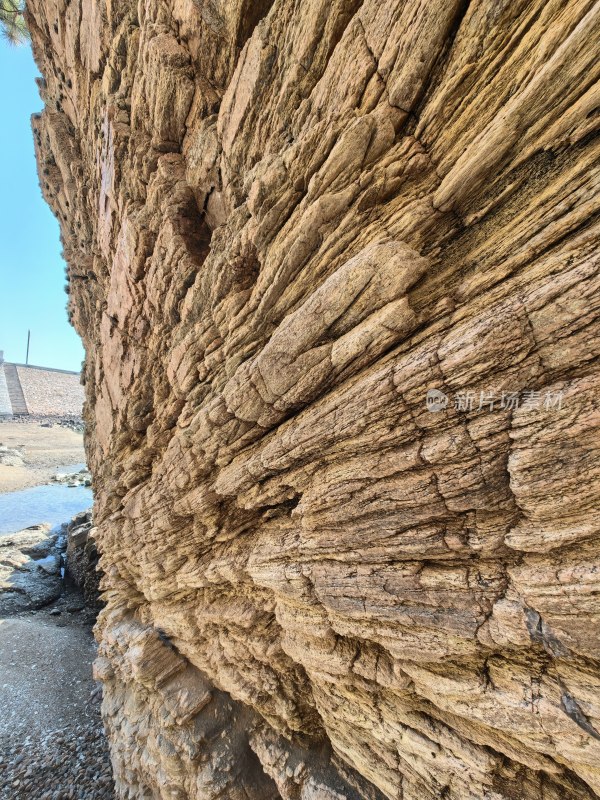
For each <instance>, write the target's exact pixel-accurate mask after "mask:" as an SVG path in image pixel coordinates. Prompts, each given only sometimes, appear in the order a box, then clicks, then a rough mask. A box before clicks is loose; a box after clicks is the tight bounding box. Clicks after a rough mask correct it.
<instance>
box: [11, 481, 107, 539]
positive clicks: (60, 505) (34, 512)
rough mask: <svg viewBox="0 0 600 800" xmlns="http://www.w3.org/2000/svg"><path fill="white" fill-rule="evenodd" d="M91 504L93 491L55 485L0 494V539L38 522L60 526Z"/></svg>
mask: <svg viewBox="0 0 600 800" xmlns="http://www.w3.org/2000/svg"><path fill="white" fill-rule="evenodd" d="M75 466H77V465H75ZM76 471H77V470H75V469H73V468H71V467H69V468H65V469H64V472H67V473H68V472H76ZM60 472H63V470H62V469H61V470H60ZM92 502H93V500H92V490H91V489H89V488H88V487H86V486H76V487H72V488H69V487H68V486H62V485H60V484H55V485H50V486H34V487H33V488H32V489H23V490H21V491H20V492H8V494H0V536H2V535H5V534H7V533H16V531H20V530H23V528H28V527H29V526H30V525H38V524H40V523H41V522H49V523H50V524H51V525H52V526H55V525H60V524H61V523H63V522H68V521H69V520H70V519H71V517H72V516H74V515H75V514H77V513H78V512H79V511H85V509H87V508H90V507H91V505H92Z"/></svg>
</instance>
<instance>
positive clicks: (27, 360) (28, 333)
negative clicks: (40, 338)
mask: <svg viewBox="0 0 600 800" xmlns="http://www.w3.org/2000/svg"><path fill="white" fill-rule="evenodd" d="M30 339H31V331H27V355H26V356H25V364H29V340H30Z"/></svg>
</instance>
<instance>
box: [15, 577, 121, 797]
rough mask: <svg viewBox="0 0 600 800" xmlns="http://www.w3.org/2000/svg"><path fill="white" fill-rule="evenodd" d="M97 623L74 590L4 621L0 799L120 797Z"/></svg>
mask: <svg viewBox="0 0 600 800" xmlns="http://www.w3.org/2000/svg"><path fill="white" fill-rule="evenodd" d="M92 621H93V614H92V613H90V612H89V611H87V610H85V609H83V601H82V598H81V595H80V594H79V593H78V592H76V591H75V590H70V591H69V592H67V593H66V594H64V595H63V596H62V597H61V598H60V599H59V600H58V601H57V602H56V603H55V604H54V605H52V606H50V607H47V608H44V609H40V610H39V611H34V612H27V613H21V614H16V615H14V616H11V617H6V618H4V619H0V800H84V799H85V800H114V797H115V794H114V789H113V784H112V774H111V768H110V761H109V755H108V745H107V742H106V738H105V736H104V731H103V728H102V722H101V719H100V690H99V688H98V686H97V684H96V683H95V682H94V681H93V679H92V675H91V667H92V661H93V659H94V655H95V645H94V640H93V637H92V632H91V624H92Z"/></svg>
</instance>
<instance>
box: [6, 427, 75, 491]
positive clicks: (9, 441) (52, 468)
mask: <svg viewBox="0 0 600 800" xmlns="http://www.w3.org/2000/svg"><path fill="white" fill-rule="evenodd" d="M0 443H1V444H4V445H6V446H7V447H10V448H16V449H18V450H20V451H21V453H22V457H23V461H24V466H22V467H8V466H5V465H3V464H0V493H4V492H16V491H18V490H19V489H27V488H29V487H30V486H40V485H41V484H44V483H48V481H49V480H50V478H52V476H53V475H54V474H55V473H56V470H57V469H58V468H59V467H65V466H70V465H72V464H79V463H82V462H84V461H85V453H84V450H83V434H82V433H77V432H75V431H72V430H69V429H68V428H63V427H62V426H60V425H53V427H51V428H44V427H42V426H41V425H40V423H39V422H2V423H0Z"/></svg>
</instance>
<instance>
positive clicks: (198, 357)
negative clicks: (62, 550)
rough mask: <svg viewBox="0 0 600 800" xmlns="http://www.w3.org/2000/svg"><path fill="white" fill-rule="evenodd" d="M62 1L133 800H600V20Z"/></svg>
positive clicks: (576, 14) (579, 2)
mask: <svg viewBox="0 0 600 800" xmlns="http://www.w3.org/2000/svg"><path fill="white" fill-rule="evenodd" d="M28 7H29V17H30V25H31V29H32V37H33V44H34V50H35V54H36V58H37V60H38V63H39V65H40V68H41V70H42V73H43V75H44V78H45V83H44V86H43V89H42V93H43V96H44V99H45V102H46V108H45V110H44V112H43V113H42V114H41V116H39V117H36V118H35V119H34V122H33V127H34V132H35V139H36V145H37V153H38V159H39V168H40V180H41V182H42V186H43V189H44V192H45V195H46V197H47V199H48V201H49V203H50V204H51V206H52V208H53V210H54V212H55V213H56V214H57V216H58V217H59V218H60V221H61V225H62V232H63V238H64V246H65V254H66V257H67V260H68V264H69V276H70V286H71V290H70V291H71V301H70V309H71V313H72V317H73V320H74V323H75V325H76V327H77V330H78V331H79V332H80V334H81V335H82V336H83V339H84V341H85V345H86V349H87V359H86V367H85V381H86V392H87V411H86V414H87V422H88V442H87V446H88V453H89V459H90V463H91V466H92V469H93V474H94V485H95V490H96V505H95V512H94V520H95V524H96V525H97V528H98V530H97V534H96V539H97V542H98V545H99V548H100V550H101V551H102V554H103V555H102V559H101V566H102V568H103V570H104V572H105V578H104V589H105V599H106V600H107V606H106V608H105V609H104V610H103V611H102V613H101V615H100V620H99V624H98V636H99V639H100V648H101V656H100V658H99V660H98V664H97V672H98V675H99V676H100V677H101V678H102V679H103V681H104V698H105V699H104V706H103V708H104V718H105V722H106V725H107V728H108V731H109V735H110V739H111V747H112V757H113V761H114V766H115V773H116V781H117V786H118V790H119V792H120V796H121V797H123V798H125V797H127V798H163V799H164V800H167V798H168V799H169V800H172V799H177V798H179V799H180V800H183V799H184V798H193V800H216V798H228V799H231V800H242V798H243V799H245V800H248V798H252V799H253V800H265V799H266V800H269V799H270V798H284V799H285V800H340V798H362V800H375V799H376V798H397V799H398V800H400V799H401V800H439V799H440V798H445V799H446V800H517V799H518V800H566V799H567V800H589V799H590V798H593V797H598V796H600V669H599V664H600V635H599V623H600V603H599V592H600V582H599V580H600V579H599V576H600V540H599V536H598V533H599V531H598V525H599V522H598V520H599V515H598V504H597V486H598V479H599V474H600V458H599V455H600V436H599V431H600V412H599V408H598V405H599V401H598V397H599V392H600V378H599V369H598V363H599V362H598V354H599V351H600V337H599V336H598V331H599V324H598V314H599V307H600V292H599V291H598V289H599V284H600V280H599V270H598V261H599V256H598V233H599V231H600V222H599V216H598V209H599V206H600V196H599V193H598V185H599V179H600V172H599V169H598V155H599V151H600V141H599V139H598V137H597V135H596V131H597V127H598V124H599V123H598V120H599V117H598V105H599V101H600V94H599V89H598V84H597V79H598V74H599V72H600V60H599V59H598V57H597V56H598V54H597V52H596V51H597V47H596V40H595V38H594V31H595V32H596V34H597V30H598V24H599V22H600V3H594V2H591V1H590V0H569V2H567V1H566V0H529V1H528V2H524V1H523V0H513V1H512V2H502V1H501V0H472V2H464V1H462V0H461V2H457V1H456V0H427V2H425V1H424V0H423V1H422V2H421V1H420V0H413V2H404V1H403V0H385V1H384V0H363V1H362V2H360V0H341V1H340V0H301V2H295V3H294V2H291V0H274V1H273V2H272V1H271V0H259V1H258V2H249V1H247V0H229V1H228V2H225V0H193V1H192V0H172V2H161V0H145V2H140V3H138V4H127V3H122V2H120V0H110V2H109V0H106V1H105V0H71V1H70V2H69V1H68V0H54V1H53V2H51V1H50V0H28ZM434 389H435V390H438V392H442V393H443V396H442V395H440V394H436V393H435V392H430V397H429V405H427V403H426V395H427V393H428V391H429V390H434ZM444 397H445V398H446V400H445V399H444Z"/></svg>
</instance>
